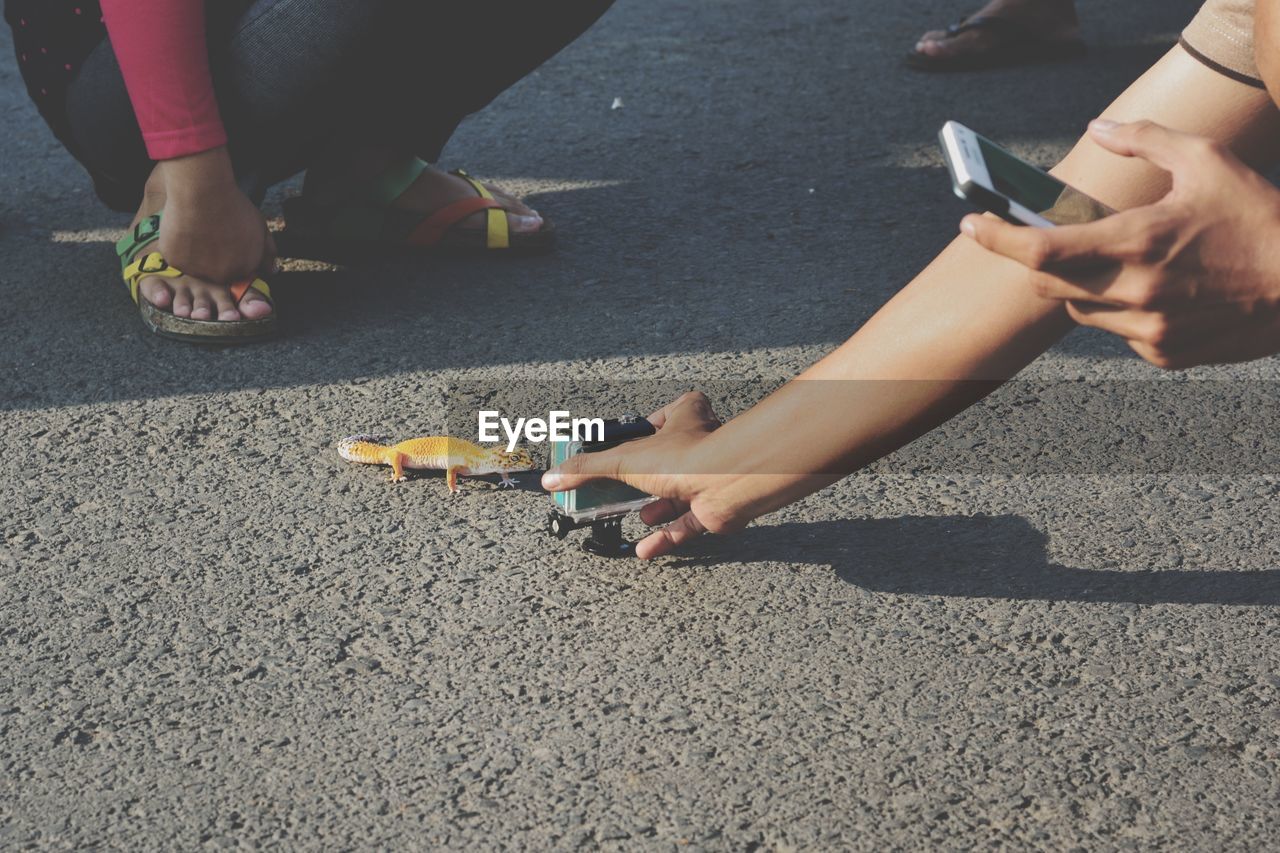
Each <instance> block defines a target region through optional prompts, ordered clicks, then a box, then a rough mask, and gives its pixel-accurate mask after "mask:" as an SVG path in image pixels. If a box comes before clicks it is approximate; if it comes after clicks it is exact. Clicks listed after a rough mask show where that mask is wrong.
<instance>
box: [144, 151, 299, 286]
mask: <svg viewBox="0 0 1280 853" xmlns="http://www.w3.org/2000/svg"><path fill="white" fill-rule="evenodd" d="M159 173H160V175H159V176H160V179H161V185H162V188H163V190H162V191H163V193H164V196H165V201H164V218H163V219H162V220H161V222H160V253H161V254H162V255H164V258H165V260H166V261H167V262H168V263H170V264H171V265H172V266H174V267H176V268H178V269H180V270H182V272H183V273H184V274H186V275H188V276H191V277H193V278H197V279H200V280H202V281H207V282H210V283H212V284H231V283H233V282H238V281H242V280H245V279H251V278H254V277H257V276H259V275H267V274H270V273H271V272H273V271H274V269H275V264H276V247H275V242H274V241H273V240H272V238H271V233H270V232H269V231H268V230H267V223H266V220H265V219H264V218H263V216H262V212H261V211H259V210H258V208H257V205H255V204H254V203H253V202H252V201H250V200H249V198H248V197H247V196H246V195H245V194H244V193H243V192H241V191H240V188H239V187H238V186H236V182H235V176H234V174H233V172H232V170H231V160H230V158H229V157H228V156H227V153H226V149H225V148H216V149H213V150H211V151H205V152H202V153H200V154H194V155H192V156H190V157H181V158H178V159H175V160H165V161H163V162H162V163H161V164H160V167H159Z"/></svg>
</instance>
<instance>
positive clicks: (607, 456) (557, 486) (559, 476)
mask: <svg viewBox="0 0 1280 853" xmlns="http://www.w3.org/2000/svg"><path fill="white" fill-rule="evenodd" d="M624 450H625V449H624V448H621V447H615V448H613V449H612V450H602V451H600V452H599V453H579V454H578V455H577V456H571V457H570V458H568V459H566V460H565V461H564V462H562V463H560V464H559V465H557V466H556V467H554V468H552V469H551V470H550V471H548V472H547V473H545V474H543V475H542V488H544V489H546V490H547V491H548V492H567V491H571V490H573V489H576V488H578V487H579V486H581V485H582V484H584V483H589V482H591V481H592V480H599V479H611V480H616V479H619V476H620V474H621V473H622V470H621V469H622V460H623V458H624V453H623V452H620V451H624Z"/></svg>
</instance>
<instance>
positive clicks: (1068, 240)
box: [960, 207, 1152, 270]
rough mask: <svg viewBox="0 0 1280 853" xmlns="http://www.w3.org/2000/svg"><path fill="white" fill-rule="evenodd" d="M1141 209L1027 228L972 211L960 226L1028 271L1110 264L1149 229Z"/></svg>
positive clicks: (1145, 212) (1145, 211)
mask: <svg viewBox="0 0 1280 853" xmlns="http://www.w3.org/2000/svg"><path fill="white" fill-rule="evenodd" d="M1151 215H1152V214H1151V211H1150V210H1149V209H1148V208H1145V207H1139V208H1134V209H1133V210H1126V211H1124V212H1122V213H1116V214H1113V215H1111V216H1108V217H1106V218H1105V219H1099V220H1098V221H1096V222H1089V223H1086V224H1084V225H1059V226H1057V227H1055V228H1029V227H1027V226H1025V225H1012V224H1010V223H1008V222H1005V221H1004V220H1002V219H996V218H994V217H991V216H980V215H977V214H971V215H969V216H966V217H965V218H964V219H963V220H961V222H960V230H961V231H962V232H964V233H965V234H966V235H968V236H969V237H971V238H973V240H975V241H976V242H977V243H978V244H979V245H981V246H982V247H984V248H986V249H989V250H990V251H992V252H995V253H996V254H998V255H1004V256H1005V257H1006V258H1009V259H1011V260H1015V261H1017V262H1018V263H1020V264H1022V265H1023V266H1025V267H1030V268H1031V269H1033V270H1044V269H1047V268H1050V267H1055V266H1058V265H1064V264H1065V265H1079V264H1098V263H1110V262H1114V261H1116V260H1118V259H1121V258H1124V257H1126V256H1127V255H1128V254H1129V252H1130V250H1131V248H1132V245H1131V244H1132V243H1133V242H1134V239H1135V237H1136V236H1138V235H1141V234H1145V233H1147V232H1148V231H1149V230H1150V226H1149V225H1148V221H1149V219H1150V217H1151Z"/></svg>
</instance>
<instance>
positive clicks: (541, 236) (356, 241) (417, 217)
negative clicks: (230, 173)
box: [280, 158, 556, 260]
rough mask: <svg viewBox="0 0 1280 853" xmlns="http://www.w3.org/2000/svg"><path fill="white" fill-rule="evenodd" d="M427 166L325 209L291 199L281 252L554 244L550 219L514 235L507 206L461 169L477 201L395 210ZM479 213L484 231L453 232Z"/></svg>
mask: <svg viewBox="0 0 1280 853" xmlns="http://www.w3.org/2000/svg"><path fill="white" fill-rule="evenodd" d="M426 169H427V164H426V163H424V162H423V161H422V160H419V159H417V158H414V159H413V160H410V161H406V162H405V163H402V164H400V165H398V166H395V167H393V168H391V169H388V170H387V171H386V172H384V173H383V174H382V176H381V177H379V179H378V180H377V181H376V182H374V183H373V184H372V185H371V186H370V187H369V188H368V189H366V191H365V193H364V197H363V198H362V199H359V200H357V201H356V202H354V203H350V204H337V205H321V204H317V203H315V202H313V201H312V200H310V199H308V198H306V197H302V196H299V197H296V198H290V199H286V200H285V202H284V216H285V222H286V227H285V230H284V232H283V234H282V235H281V240H280V245H281V251H282V252H284V253H285V254H290V255H294V256H296V257H308V258H319V259H322V260H323V259H327V258H331V259H346V258H353V257H362V256H369V255H376V254H381V253H383V252H385V251H386V250H388V249H398V250H409V251H412V252H439V253H455V254H457V253H463V254H469V253H475V254H481V253H485V254H487V253H490V252H499V253H507V254H536V253H540V252H546V251H548V250H549V249H550V248H551V247H552V246H553V245H554V243H555V238H556V233H555V228H554V227H553V226H552V225H551V223H549V222H545V221H544V222H543V224H542V227H541V228H539V229H538V230H537V231H533V232H528V233H526V232H514V231H511V230H510V228H508V224H507V212H506V210H504V209H503V207H502V202H500V201H498V200H497V199H496V198H494V197H493V193H491V192H489V189H488V188H487V187H486V186H485V185H484V184H482V183H480V182H479V181H477V180H476V179H475V178H473V177H471V176H470V175H468V174H467V173H466V172H464V171H462V170H460V169H459V170H457V171H454V172H450V174H451V175H455V176H457V177H459V178H462V179H463V180H464V181H466V182H467V183H468V184H470V185H471V188H472V189H474V190H475V192H476V195H475V197H474V198H464V199H460V200H458V201H455V202H453V203H452V204H448V205H445V206H444V207H443V208H441V209H440V210H437V211H436V212H435V213H431V214H427V215H423V214H421V213H417V212H415V211H411V210H400V209H398V208H395V207H392V206H391V203H392V202H393V201H395V200H396V199H397V198H399V197H400V196H401V195H403V194H404V191H405V190H407V189H408V188H409V187H410V186H411V185H412V184H413V182H414V181H416V180H417V179H418V176H419V175H421V174H422V173H423V171H425V170H426ZM481 211H487V224H486V227H485V229H484V230H480V229H471V228H455V227H454V226H456V225H457V224H458V223H459V222H461V221H462V220H463V219H466V218H467V217H468V216H471V215H472V214H474V213H479V212H481Z"/></svg>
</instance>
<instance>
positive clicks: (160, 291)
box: [138, 275, 173, 308]
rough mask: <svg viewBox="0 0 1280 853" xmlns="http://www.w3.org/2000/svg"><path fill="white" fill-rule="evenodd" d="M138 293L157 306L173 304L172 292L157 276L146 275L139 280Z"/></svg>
mask: <svg viewBox="0 0 1280 853" xmlns="http://www.w3.org/2000/svg"><path fill="white" fill-rule="evenodd" d="M138 293H139V294H140V295H141V296H142V298H143V299H145V300H147V301H148V302H150V303H151V304H152V305H154V306H156V307H157V308H168V307H169V306H170V305H172V304H173V293H172V292H170V290H169V286H168V285H167V284H165V283H164V279H162V278H160V277H159V276H154V275H151V276H147V277H146V278H144V279H143V280H142V281H141V282H139V283H138Z"/></svg>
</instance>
